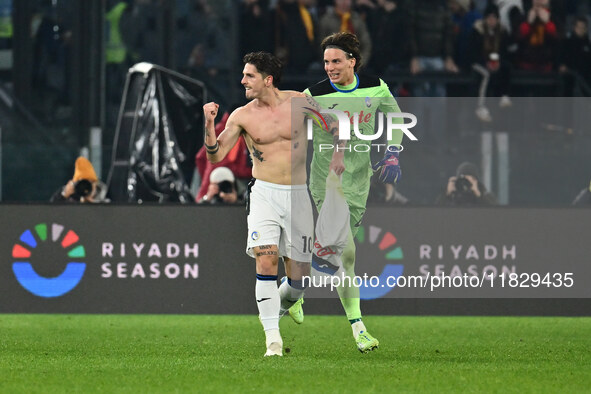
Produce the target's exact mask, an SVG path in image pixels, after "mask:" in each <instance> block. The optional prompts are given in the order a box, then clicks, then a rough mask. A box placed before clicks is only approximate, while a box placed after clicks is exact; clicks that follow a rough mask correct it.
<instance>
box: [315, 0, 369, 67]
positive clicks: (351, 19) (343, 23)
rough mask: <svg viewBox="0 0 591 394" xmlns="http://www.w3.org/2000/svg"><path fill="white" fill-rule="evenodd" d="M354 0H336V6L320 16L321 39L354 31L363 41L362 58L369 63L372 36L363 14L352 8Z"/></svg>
mask: <svg viewBox="0 0 591 394" xmlns="http://www.w3.org/2000/svg"><path fill="white" fill-rule="evenodd" d="M352 5H353V0H334V7H332V8H330V9H328V10H327V11H326V14H324V16H323V17H322V18H320V26H319V27H320V35H319V38H320V40H322V39H324V37H327V36H329V35H331V34H332V33H338V32H340V31H348V32H350V33H353V34H355V35H356V36H357V38H358V39H359V42H360V43H361V58H362V59H363V63H364V64H368V63H369V61H370V58H371V46H372V43H371V37H370V35H369V32H368V30H367V25H366V24H365V21H364V20H363V19H362V18H361V16H360V15H359V14H358V13H357V12H356V11H354V10H353V9H352Z"/></svg>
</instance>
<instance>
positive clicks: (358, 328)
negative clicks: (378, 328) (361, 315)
mask: <svg viewBox="0 0 591 394" xmlns="http://www.w3.org/2000/svg"><path fill="white" fill-rule="evenodd" d="M351 329H352V330H353V338H355V339H357V337H358V336H359V334H361V333H362V332H364V331H367V330H366V328H365V324H363V322H362V321H361V320H359V321H356V322H355V323H353V324H351Z"/></svg>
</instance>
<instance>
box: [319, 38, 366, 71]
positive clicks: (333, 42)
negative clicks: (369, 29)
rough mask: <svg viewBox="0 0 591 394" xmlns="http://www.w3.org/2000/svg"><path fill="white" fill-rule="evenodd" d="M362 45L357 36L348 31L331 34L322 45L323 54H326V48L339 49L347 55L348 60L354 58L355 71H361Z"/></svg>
mask: <svg viewBox="0 0 591 394" xmlns="http://www.w3.org/2000/svg"><path fill="white" fill-rule="evenodd" d="M360 45H361V44H360V43H359V39H358V38H357V36H356V35H355V34H353V33H349V32H348V31H342V32H339V33H334V34H331V35H330V36H328V37H326V38H325V39H324V40H322V43H321V44H320V46H321V47H322V52H324V51H325V50H326V48H338V49H341V50H342V51H343V52H345V53H346V54H347V58H352V57H354V58H355V68H354V69H355V71H357V70H359V68H360V67H361V65H362V63H361V61H362V59H361V50H360V49H359V47H360Z"/></svg>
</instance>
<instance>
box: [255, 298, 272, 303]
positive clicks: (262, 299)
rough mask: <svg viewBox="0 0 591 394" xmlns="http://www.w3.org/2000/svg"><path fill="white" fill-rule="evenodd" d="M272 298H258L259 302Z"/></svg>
mask: <svg viewBox="0 0 591 394" xmlns="http://www.w3.org/2000/svg"><path fill="white" fill-rule="evenodd" d="M270 299H271V298H261V299H260V300H257V302H263V301H266V300H270Z"/></svg>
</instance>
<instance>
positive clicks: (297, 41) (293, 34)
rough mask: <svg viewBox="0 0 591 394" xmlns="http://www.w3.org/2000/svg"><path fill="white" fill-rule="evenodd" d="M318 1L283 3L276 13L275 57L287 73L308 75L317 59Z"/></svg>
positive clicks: (278, 5)
mask: <svg viewBox="0 0 591 394" xmlns="http://www.w3.org/2000/svg"><path fill="white" fill-rule="evenodd" d="M314 2H315V0H280V1H279V3H278V4H277V9H276V15H277V19H276V23H277V27H276V32H275V37H276V39H275V42H276V49H275V54H276V55H277V57H278V58H279V59H281V61H282V62H283V64H284V67H285V70H286V72H297V73H303V72H306V70H307V69H308V67H309V66H310V65H311V64H312V63H314V62H315V61H316V59H318V45H319V43H318V23H317V21H316V16H315V15H314V12H312V9H311V8H312V6H313V5H314Z"/></svg>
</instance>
